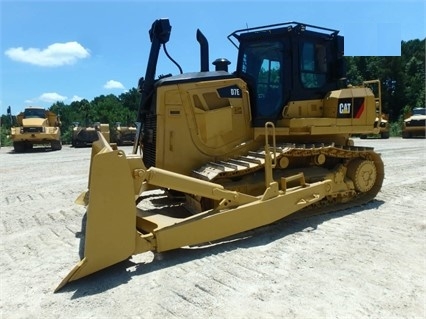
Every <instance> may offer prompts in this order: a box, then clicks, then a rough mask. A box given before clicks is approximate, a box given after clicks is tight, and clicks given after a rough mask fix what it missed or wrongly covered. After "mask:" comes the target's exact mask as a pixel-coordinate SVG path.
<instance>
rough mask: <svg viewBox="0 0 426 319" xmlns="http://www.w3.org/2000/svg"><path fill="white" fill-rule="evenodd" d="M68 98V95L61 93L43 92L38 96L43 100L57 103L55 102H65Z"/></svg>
mask: <svg viewBox="0 0 426 319" xmlns="http://www.w3.org/2000/svg"><path fill="white" fill-rule="evenodd" d="M66 99H67V97H66V96H63V95H60V94H58V93H43V94H42V95H40V96H39V97H38V100H40V101H43V102H49V103H55V102H58V101H59V102H63V101H65V100H66Z"/></svg>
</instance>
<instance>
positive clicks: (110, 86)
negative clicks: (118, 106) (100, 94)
mask: <svg viewBox="0 0 426 319" xmlns="http://www.w3.org/2000/svg"><path fill="white" fill-rule="evenodd" d="M104 89H124V85H123V84H121V83H120V82H118V81H114V80H109V81H108V82H107V83H105V84H104Z"/></svg>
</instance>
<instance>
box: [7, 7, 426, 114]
mask: <svg viewBox="0 0 426 319" xmlns="http://www.w3.org/2000/svg"><path fill="white" fill-rule="evenodd" d="M425 3H426V2H425V1H424V0H399V1H396V0H387V1H384V0H370V1H367V0H357V1H351V0H348V1H338V0H334V1H327V0H325V1H319V0H311V1H303V0H302V1H297V0H296V1H286V0H281V1H279V0H275V1H267V0H266V1H259V0H258V1H250V0H246V1H242V0H234V1H232V0H230V1H225V0H215V1H202V0H198V1H195V0H193V1H178V0H176V1H171V0H169V1H166V0H157V1H142V0H141V1H136V0H133V1H129V0H127V1H126V0H124V1H108V0H106V1H105V0H104V1H96V0H92V1H82V0H80V1H79V0H74V1H59V0H58V1H31V0H27V1H20V0H0V12H1V17H0V19H1V29H0V30H1V38H0V41H1V51H2V52H1V60H0V63H1V64H0V72H1V83H0V114H5V113H6V109H7V107H8V106H11V108H12V113H13V114H16V113H19V112H20V111H22V110H23V109H24V108H25V107H26V106H29V105H34V106H36V105H37V106H43V107H46V108H47V107H50V106H51V105H52V104H53V103H54V102H55V101H63V102H64V103H65V104H69V103H71V102H72V101H74V100H80V99H83V98H85V99H87V100H89V101H91V100H92V99H93V98H94V97H96V96H99V95H102V94H104V95H107V94H115V95H120V94H121V93H123V92H126V90H129V89H131V88H133V87H136V85H137V81H138V79H139V77H141V76H144V75H145V68H146V62H147V59H148V55H149V49H150V41H149V36H148V30H149V28H150V27H151V24H152V22H153V21H154V20H156V19H159V18H169V20H170V24H171V25H172V33H171V37H170V41H169V42H168V43H167V49H168V52H169V53H170V55H171V56H172V57H173V58H174V59H175V60H176V61H177V62H178V63H179V64H180V65H181V66H182V68H183V71H184V72H191V71H198V70H199V68H200V62H199V46H198V42H197V41H196V39H195V33H196V30H197V28H199V29H200V30H201V31H202V32H203V34H204V35H205V36H206V37H207V39H208V41H209V51H210V62H212V61H213V60H215V59H216V58H219V57H226V58H227V59H228V60H230V61H231V62H232V64H231V65H230V71H232V70H234V67H235V62H236V56H237V51H236V49H235V47H234V46H233V45H232V44H231V43H230V42H229V41H228V39H227V36H228V35H229V34H230V33H232V32H233V31H235V30H237V29H243V28H246V27H247V26H248V27H255V26H263V25H268V24H274V23H281V22H289V21H297V22H303V23H307V24H311V25H316V26H321V27H326V28H330V29H336V30H340V34H341V35H343V36H344V37H345V55H347V56H385V55H387V56H395V55H400V42H401V40H403V41H408V40H413V39H424V38H425V36H426V27H425V13H426V5H425ZM211 69H213V67H212V66H211ZM167 73H172V74H178V69H177V68H176V67H175V66H174V65H173V64H172V63H171V62H170V61H169V60H168V59H167V58H166V57H165V55H164V54H163V53H161V55H160V59H159V65H158V68H157V74H167Z"/></svg>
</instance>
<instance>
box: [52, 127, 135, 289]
mask: <svg viewBox="0 0 426 319" xmlns="http://www.w3.org/2000/svg"><path fill="white" fill-rule="evenodd" d="M90 165H91V167H90V176H89V194H90V199H89V205H88V207H87V221H86V231H85V245H84V258H83V259H82V260H81V261H80V262H79V263H78V264H77V265H76V266H75V267H74V269H72V271H71V272H70V273H69V274H68V276H66V277H65V278H64V279H63V281H62V282H61V283H60V284H59V286H58V287H57V288H56V290H55V291H57V290H59V289H60V288H61V287H63V286H64V285H65V284H66V283H67V282H69V281H73V280H76V279H79V278H81V277H84V276H87V275H88V274H91V273H94V272H96V271H98V270H100V269H103V268H106V267H108V266H110V265H113V264H115V263H118V262H120V261H122V260H125V259H127V258H128V257H129V256H131V255H132V253H133V251H134V248H135V236H136V216H135V214H136V213H135V211H136V206H135V199H134V195H133V194H134V189H133V181H132V177H131V175H130V172H129V166H128V163H127V161H126V157H125V156H122V152H121V151H117V150H113V149H112V148H111V147H110V146H109V145H108V143H107V142H106V140H105V139H104V138H103V137H102V136H101V135H100V134H99V141H97V142H95V143H94V145H93V146H92V158H91V164H90ZM92 207H93V208H96V209H91V208H92ZM108 212H114V213H108Z"/></svg>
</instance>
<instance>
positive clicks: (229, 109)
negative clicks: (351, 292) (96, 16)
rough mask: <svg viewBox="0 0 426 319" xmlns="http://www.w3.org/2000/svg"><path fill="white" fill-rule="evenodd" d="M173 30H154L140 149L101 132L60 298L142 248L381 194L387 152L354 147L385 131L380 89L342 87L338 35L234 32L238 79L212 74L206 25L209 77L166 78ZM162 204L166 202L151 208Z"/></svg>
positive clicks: (218, 235)
mask: <svg viewBox="0 0 426 319" xmlns="http://www.w3.org/2000/svg"><path fill="white" fill-rule="evenodd" d="M170 33H171V26H170V24H169V21H168V19H160V20H156V21H155V22H154V23H153V24H152V28H151V29H150V31H149V36H150V40H151V49H150V54H149V60H148V63H147V69H146V73H145V77H144V78H141V79H140V80H139V90H140V92H141V100H140V108H139V112H138V119H137V124H138V125H137V136H136V139H135V143H134V145H133V152H132V153H133V154H125V153H124V152H123V151H122V150H119V149H117V148H116V147H115V146H111V145H109V144H108V143H107V141H106V140H105V139H104V138H102V136H101V135H99V141H97V142H94V143H93V146H92V157H91V164H90V176H89V185H88V191H87V192H85V193H83V194H82V195H81V196H80V197H79V198H78V199H77V202H79V203H81V204H84V205H87V213H86V218H87V220H86V222H85V226H84V228H85V230H84V231H85V239H84V251H82V252H81V254H82V259H81V261H80V262H79V263H78V264H77V265H76V266H75V267H74V268H73V269H72V270H71V272H70V273H69V274H68V275H67V276H66V277H65V278H64V279H63V281H62V282H61V283H60V284H59V286H58V287H57V290H58V289H60V288H61V287H62V286H63V285H65V284H66V283H68V282H69V281H73V280H76V279H78V278H82V277H84V276H87V275H89V274H92V273H94V272H96V271H98V270H100V269H103V268H106V267H108V266H110V265H113V264H115V263H118V262H120V261H123V260H126V259H128V258H129V257H130V256H132V255H135V254H139V253H143V252H148V251H153V252H163V251H167V250H172V249H175V248H179V247H185V246H194V245H202V244H205V243H209V242H211V241H216V240H220V239H223V238H225V237H228V236H231V235H235V234H239V233H242V232H244V231H247V230H250V229H253V228H257V227H260V226H264V225H268V224H270V223H273V222H275V221H277V220H280V219H282V218H285V217H287V216H289V215H292V214H307V213H308V214H313V213H325V212H327V211H331V210H337V209H343V208H346V207H351V206H355V205H360V204H364V203H366V202H368V201H370V200H372V199H373V198H374V197H375V196H376V194H377V193H378V192H379V190H380V188H381V185H382V182H383V178H384V165H383V162H382V160H381V158H380V156H379V154H377V153H376V152H374V150H373V149H372V148H369V147H361V146H354V143H353V141H352V140H351V139H350V136H351V134H369V133H378V130H379V128H377V127H375V126H374V122H375V119H376V105H377V106H378V108H379V109H378V111H379V112H380V113H381V104H380V96H379V97H376V96H375V95H374V93H373V92H372V90H371V89H370V85H373V84H377V83H378V84H379V85H380V82H379V81H378V80H372V81H366V82H364V83H363V84H361V85H360V86H348V85H346V83H345V80H344V77H345V69H344V63H343V62H344V60H343V53H344V52H343V37H342V36H340V35H338V31H336V30H332V29H327V28H322V27H317V26H312V25H308V24H303V23H298V22H288V23H280V24H274V25H268V26H263V27H256V28H247V29H244V30H237V31H235V32H233V33H232V34H230V35H229V36H228V39H229V40H230V41H231V42H232V43H233V44H234V45H235V46H236V47H237V48H238V59H237V65H236V70H235V71H234V72H232V73H231V72H228V66H229V61H228V60H226V59H217V60H215V61H214V62H213V64H214V65H215V70H214V71H210V70H209V56H208V42H207V39H206V38H205V36H204V35H203V34H202V33H201V31H199V30H198V31H197V33H196V38H197V40H198V42H199V43H200V60H201V63H200V64H201V66H200V71H199V72H192V73H183V72H182V71H180V73H181V74H178V75H174V76H172V75H165V76H160V77H159V78H157V79H156V66H157V60H158V57H159V52H160V49H161V47H163V48H164V51H165V52H166V55H167V56H168V57H170V56H169V54H168V53H167V50H166V47H165V44H166V43H167V42H168V40H169V37H170ZM170 59H171V58H170ZM171 60H172V61H173V62H174V60H173V59H171ZM176 64H177V63H176ZM177 66H178V68H179V70H181V67H180V66H179V65H177ZM380 113H379V114H380ZM139 148H141V151H142V158H141V155H140V154H138V150H139ZM153 190H156V191H153ZM158 192H160V194H161V195H158V194H159V193H158ZM154 194H155V195H154ZM155 196H156V197H157V199H158V198H159V197H158V196H160V200H159V202H161V203H163V204H164V203H168V202H169V203H170V204H169V205H167V204H166V205H163V206H158V201H157V202H156V201H154V203H152V202H151V204H149V199H150V198H152V197H154V199H155ZM292 216H294V215H292ZM57 290H56V291H57Z"/></svg>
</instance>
